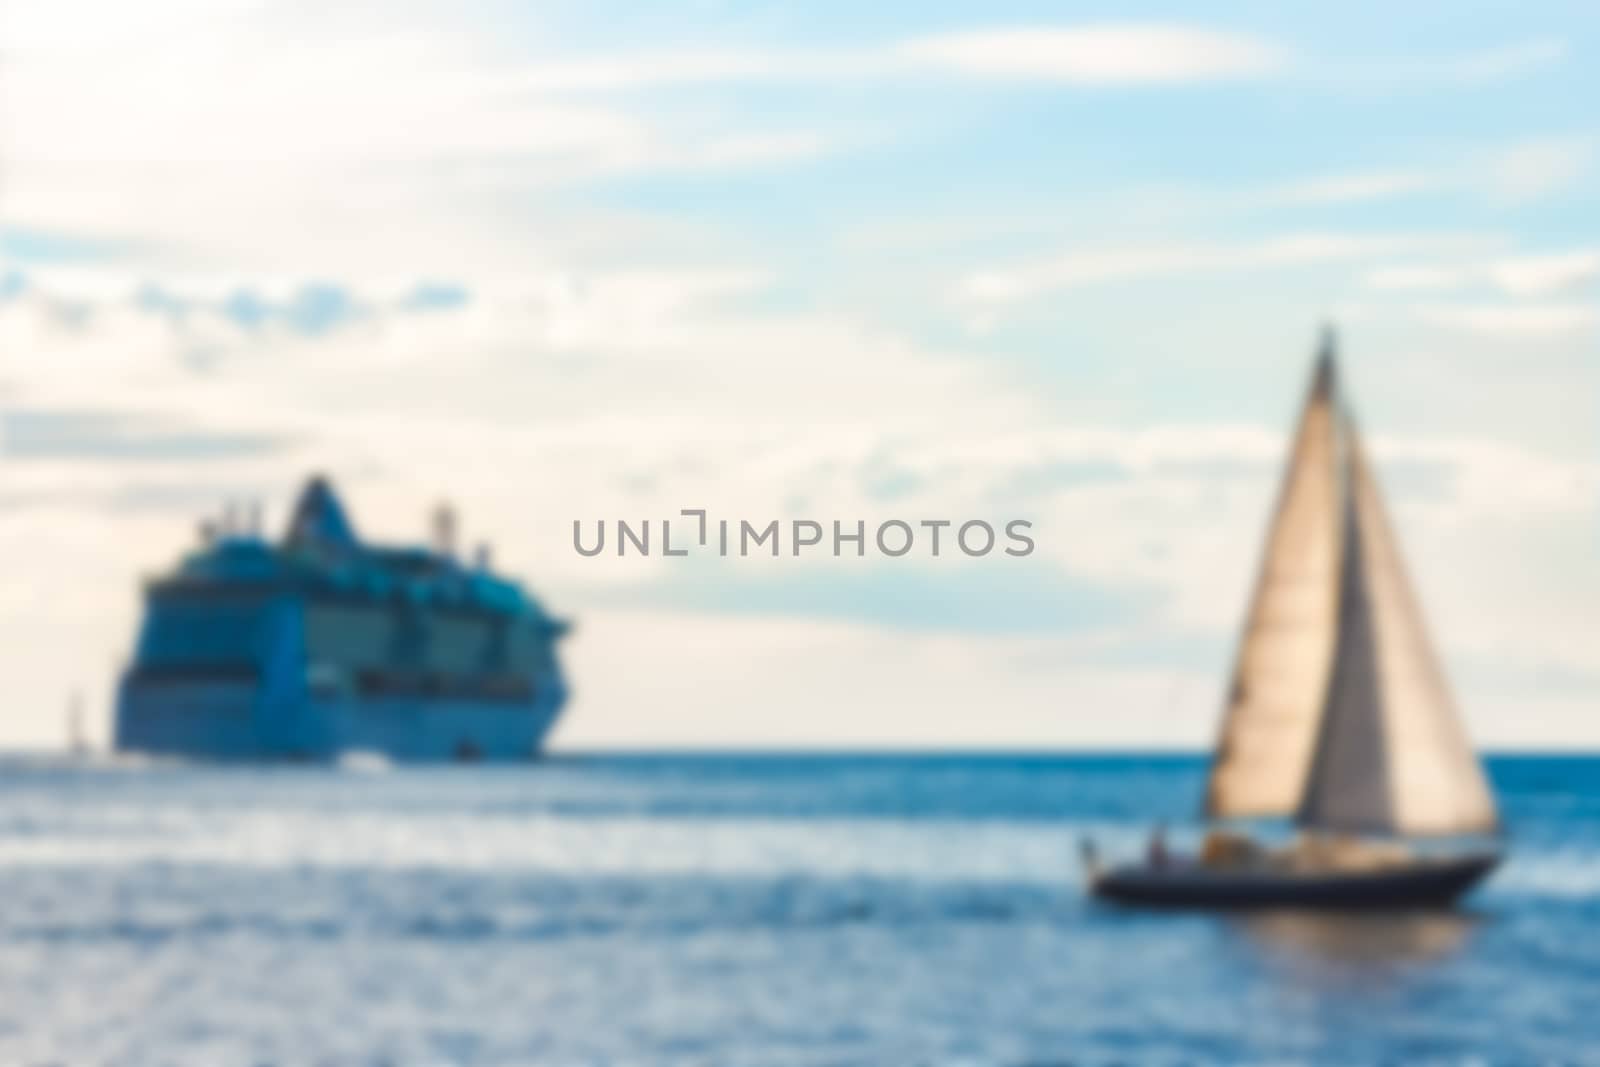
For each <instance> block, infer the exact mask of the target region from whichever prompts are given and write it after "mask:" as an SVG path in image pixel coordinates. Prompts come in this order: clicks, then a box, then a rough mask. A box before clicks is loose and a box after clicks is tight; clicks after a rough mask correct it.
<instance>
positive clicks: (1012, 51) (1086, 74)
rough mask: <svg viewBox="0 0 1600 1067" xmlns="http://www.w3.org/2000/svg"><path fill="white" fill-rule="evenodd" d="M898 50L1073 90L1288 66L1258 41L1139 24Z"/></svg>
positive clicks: (964, 69) (982, 33) (1282, 55)
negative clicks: (1079, 86) (1060, 84)
mask: <svg viewBox="0 0 1600 1067" xmlns="http://www.w3.org/2000/svg"><path fill="white" fill-rule="evenodd" d="M895 52H896V53H897V54H898V55H900V56H904V57H905V58H907V59H908V60H911V61H914V62H917V63H926V64H927V65H928V66H930V67H933V68H943V69H948V70H952V71H957V72H960V73H962V74H967V75H973V76H979V77H985V78H998V79H1003V80H1006V81H1024V80H1043V81H1053V82H1062V83H1067V84H1076V85H1140V84H1160V83H1167V82H1192V81H1212V80H1216V79H1227V78H1249V77H1258V76H1261V75H1264V74H1270V73H1273V72H1274V71H1277V70H1279V69H1281V68H1282V67H1283V66H1284V65H1285V64H1286V61H1287V54H1286V51H1285V50H1284V49H1283V48H1282V47H1281V46H1279V45H1276V44H1273V43H1271V42H1268V41H1266V40H1264V39H1262V38H1259V37H1253V36H1249V35H1246V34H1233V33H1221V32H1217V31H1214V30H1205V29H1199V28H1195V27H1187V26H1164V25H1140V24H1124V25H1114V24H1113V25H1090V26H1082V27H1067V28H1053V27H1022V28H1015V29H985V30H972V31H967V32H963V33H950V34H942V35H939V36H933V37H924V38H919V39H915V40H911V41H908V42H906V43H904V44H902V45H900V46H898V47H897V48H896V49H895Z"/></svg>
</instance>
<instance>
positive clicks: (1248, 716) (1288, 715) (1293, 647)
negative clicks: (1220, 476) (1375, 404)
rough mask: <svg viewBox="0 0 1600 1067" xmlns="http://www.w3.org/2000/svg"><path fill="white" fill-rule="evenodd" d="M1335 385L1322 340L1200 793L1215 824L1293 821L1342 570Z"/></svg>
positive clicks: (1328, 344)
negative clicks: (1269, 819)
mask: <svg viewBox="0 0 1600 1067" xmlns="http://www.w3.org/2000/svg"><path fill="white" fill-rule="evenodd" d="M1336 392H1337V385H1336V382H1335V372H1334V365H1333V344H1332V338H1331V336H1330V337H1328V338H1326V339H1325V340H1324V342H1323V350H1322V353H1321V355H1320V356H1319V358H1318V360H1317V368H1316V371H1315V373H1314V375H1313V377H1312V383H1311V389H1310V392H1309V394H1308V396H1307V397H1306V403H1305V408H1304V411H1303V412H1302V414H1301V416H1300V425H1299V429H1298V431H1297V433H1296V435H1295V442H1294V451H1293V453H1292V455H1291V458H1290V461H1289V469H1288V471H1287V473H1286V474H1285V475H1284V481H1283V485H1282V487H1281V488H1280V489H1279V495H1278V505H1277V511H1276V513H1275V514H1274V517H1273V520H1272V526H1271V528H1270V530H1269V531H1268V534H1267V543H1266V548H1265V551H1264V553H1263V556H1262V561H1261V570H1260V574H1259V575H1258V577H1257V579H1256V587H1255V593H1254V596H1253V597H1252V598H1251V603H1250V610H1249V614H1248V615H1247V616H1246V620H1245V627H1244V633H1243V635H1242V636H1241V638H1240V641H1239V651H1238V658H1237V661H1236V663H1235V665H1234V672H1233V683H1232V685H1231V687H1230V689H1229V694H1228V709H1227V712H1226V715H1225V717H1224V719H1223V725H1222V736H1221V739H1220V741H1219V743H1218V747H1217V754H1216V759H1215V761H1214V762H1213V764H1212V768H1211V781H1210V785H1209V786H1208V788H1207V791H1206V814H1207V815H1208V816H1210V817H1212V818H1250V817H1260V816H1289V815H1292V814H1294V812H1295V811H1296V810H1297V808H1298V807H1299V805H1300V800H1301V798H1302V796H1303V795H1304V791H1305V783H1306V775H1307V773H1308V770H1309V768H1310V764H1311V755H1312V747H1313V745H1314V743H1315V741H1316V736H1317V724H1318V721H1319V719H1320V717H1321V712H1322V697H1323V692H1324V689H1325V687H1326V684H1327V678H1328V669H1329V664H1330V662H1331V660H1332V657H1333V647H1334V629H1335V625H1336V621H1337V609H1338V602H1337V595H1338V570H1339V543H1338V537H1339V521H1338V516H1339V502H1338V493H1339V479H1338V469H1339V465H1338V443H1339V442H1338V436H1337V435H1338V418H1337V402H1336Z"/></svg>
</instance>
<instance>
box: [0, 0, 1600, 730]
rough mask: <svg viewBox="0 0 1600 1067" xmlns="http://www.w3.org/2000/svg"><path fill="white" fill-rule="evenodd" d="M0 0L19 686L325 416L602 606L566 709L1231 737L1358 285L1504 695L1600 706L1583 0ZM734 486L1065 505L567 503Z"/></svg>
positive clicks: (1529, 719) (50, 669) (509, 554)
mask: <svg viewBox="0 0 1600 1067" xmlns="http://www.w3.org/2000/svg"><path fill="white" fill-rule="evenodd" d="M4 18H5V25H4V27H3V29H4V31H5V32H4V39H5V40H6V41H7V45H6V50H5V56H4V60H5V64H6V68H5V75H4V76H5V79H6V92H5V93H4V94H3V96H0V160H3V162H4V165H5V168H6V185H5V188H4V190H0V551H3V552H4V553H5V554H6V558H8V559H11V560H13V561H26V565H23V564H22V563H20V562H14V564H13V567H12V568H11V572H10V573H9V574H8V580H7V582H6V583H5V587H4V588H3V589H0V668H3V669H4V673H5V677H6V678H7V679H8V682H7V697H8V707H9V708H12V709H14V710H12V712H11V714H10V715H8V716H7V718H6V720H5V722H4V723H3V724H0V742H4V743H12V744H27V743H41V742H46V741H51V740H53V739H55V738H56V737H57V736H58V735H59V733H60V730H61V725H60V724H61V709H62V708H63V707H64V706H65V704H66V701H67V699H68V695H69V694H70V693H71V692H73V691H75V690H80V691H82V692H84V693H85V695H86V696H87V697H88V699H89V703H90V706H91V707H98V708H99V709H100V710H102V711H103V710H104V706H105V702H106V699H107V697H108V696H109V691H110V685H111V680H112V678H113V676H114V673H115V670H116V667H117V664H118V663H119V662H120V659H121V657H122V656H124V655H125V654H126V649H127V647H128V643H129V641H130V639H131V632H132V627H133V625H134V620H135V615H136V609H137V604H136V599H135V589H136V582H137V578H138V576H139V575H140V574H143V573H148V572H150V571H153V570H156V569H159V568H160V567H162V566H164V565H165V564H166V563H167V562H169V561H170V560H171V559H172V557H173V556H174V555H175V553H176V552H177V551H178V549H179V548H180V547H181V546H182V545H184V544H185V543H186V542H187V540H188V539H189V538H190V537H191V536H192V530H193V527H194V524H195V522H196V521H197V520H198V519H199V518H201V517H202V516H205V515H208V514H212V513H214V512H216V511H217V510H218V509H220V507H221V506H222V503H223V501H224V500H226V499H229V498H237V497H250V498H256V499H260V500H263V501H264V502H265V503H266V504H267V505H268V508H269V517H271V516H276V517H277V518H280V519H281V517H282V514H283V511H284V509H285V508H286V507H287V503H288V499H289V497H290V495H291V494H292V492H293V490H294V488H295V486H296V484H297V483H298V481H299V479H300V478H301V477H303V475H304V474H305V472H307V471H308V470H311V469H325V470H328V471H330V472H331V473H333V474H334V475H335V476H336V478H337V479H338V480H339V482H340V484H341V485H343V486H344V487H345V489H346V491H347V493H348V495H349V496H350V497H351V498H352V500H351V503H352V506H353V508H354V509H355V512H356V516H357V519H358V522H359V523H360V525H361V526H362V527H363V528H364V529H367V530H372V531H375V532H377V533H379V534H385V535H388V536H391V537H394V538H409V537H411V536H413V535H414V534H417V533H419V532H420V531H421V530H422V529H423V522H422V516H423V515H424V514H425V512H426V510H427V509H428V507H430V506H431V505H432V503H433V502H434V501H436V500H437V499H439V498H440V497H444V496H448V497H450V498H451V499H452V500H454V501H455V502H456V504H457V505H458V507H459V508H460V510H461V511H462V513H463V515H464V517H465V521H466V523H467V527H468V530H469V532H470V533H471V536H481V537H484V538H488V539H492V540H493V541H494V543H495V546H496V551H497V557H498V558H499V559H500V560H501V561H502V562H503V563H504V564H505V566H506V567H507V568H508V569H511V570H513V571H515V572H516V573H518V574H522V575H525V576H526V577H528V578H529V579H530V581H531V582H532V583H533V584H534V585H535V586H536V587H537V588H538V589H539V590H540V591H541V593H542V594H543V595H544V596H545V598H546V599H547V600H548V601H549V602H550V603H551V605H552V606H553V607H554V608H555V609H556V610H558V611H561V612H563V613H566V614H570V615H573V616H575V617H577V618H578V619H579V620H580V622H581V625H580V627H579V629H578V631H577V635H576V636H575V638H574V640H573V644H572V647H571V649H570V650H569V657H568V658H569V660H570V663H571V668H572V671H573V674H574V676H575V679H576V689H577V693H578V700H577V701H576V703H575V704H574V706H573V708H572V712H571V715H570V716H569V718H568V720H567V722H566V723H564V724H563V727H562V730H561V733H560V735H559V737H558V743H560V744H566V745H570V746H589V745H608V744H622V745H637V744H655V743H661V744H685V745H708V744H769V743H770V744H806V745H832V744H840V745H849V744H874V745H907V746H915V745H942V744H987V745H1033V744H1038V745H1063V744H1149V743H1155V744H1184V745H1199V744H1203V743H1205V742H1206V740H1207V739H1208V738H1209V737H1210V735H1211V732H1212V729H1213V726H1214V719H1215V716H1216V713H1217V706H1218V702H1219V700H1220V693H1221V690H1222V685H1223V677H1224V675H1225V673H1226V669H1227V660H1228V655H1229V648H1230V645H1231V641H1232V637H1233V633H1234V631H1235V629H1236V627H1237V625H1238V618H1239V615H1240V613H1241V612H1242V610H1243V604H1244V598H1245V594H1246V587H1247V584H1248V581H1249V576H1250V573H1251V570H1252V567H1253V563H1254V556H1255V552H1256V549H1257V546H1258V544H1259V541H1260V536H1261V529H1262V526H1263V523H1264V520H1265V515H1266V511H1267V508H1268V505H1269V501H1270V496H1271V491H1272V485H1273V480H1274V478H1275V476H1276V470H1277V465H1278V463H1279V461H1280V459H1281V450H1282V444H1283V433H1284V430H1285V428H1286V426H1287V424H1288V421H1289V419H1290V418H1291V416H1292V412H1293V409H1294V406H1295V404H1296V402H1297V398H1298V394H1299V391H1300V389H1301V388H1302V385H1303V380H1304V377H1305V375H1306V373H1307V368H1308V364H1309V357H1310V352H1311V348H1312V345H1313V343H1314V339H1315V336H1316V331H1317V329H1318V327H1319V325H1320V324H1321V323H1322V322H1323V321H1324V320H1328V319H1332V320H1334V321H1336V322H1337V323H1338V324H1339V326H1340V328H1341V334H1342V337H1343V338H1344V342H1345V357H1346V367H1347V370H1348V378H1349V383H1350V386H1351V391H1352V394H1353V397H1354V401H1355V404H1356V407H1357V409H1358V411H1359V413H1360V416H1361V419H1362V425H1363V427H1364V429H1365V431H1366V432H1367V433H1368V434H1369V436H1370V437H1371V438H1372V440H1373V442H1374V444H1375V447H1376V452H1377V458H1378V462H1379V465H1380V468H1381V472H1382V474H1383V476H1384V478H1385V480H1386V482H1387V484H1388V486H1389V488H1390V492H1391V496H1392V498H1393V500H1394V503H1395V506H1396V509H1397V511H1398V514H1399V518H1400V524H1401V529H1402V538H1403V541H1404V543H1405V546H1406V548H1407V550H1408V553H1409V556H1410V558H1411V562H1412V566H1413V570H1414V571H1415V578H1416V581H1417V584H1418V585H1419V586H1420V587H1421V591H1422V595H1423V598H1424V602H1425V603H1426V605H1427V606H1428V608H1429V613H1430V617H1431V618H1432V620H1433V622H1434V626H1435V630H1436V637H1437V638H1438V639H1439V641H1440V644H1441V646H1442V647H1443V650H1444V652H1445V655H1446V658H1447V661H1448V662H1449V664H1450V668H1451V672H1452V676H1453V677H1454V679H1455V681H1456V686H1457V689H1458V694H1459V697H1460V702H1461V704H1462V706H1463V708H1464V709H1465V710H1466V712H1467V714H1468V716H1469V719H1470V720H1471V722H1472V725H1473V728H1474V731H1475V733H1476V735H1477V736H1479V737H1480V738H1482V739H1484V740H1485V741H1487V742H1489V743H1492V744H1496V745H1523V746H1530V745H1531V746H1542V745H1563V744H1583V745H1594V744H1596V743H1600V724H1597V720H1596V719H1595V717H1594V716H1593V714H1592V710H1593V708H1594V707H1595V706H1596V703H1597V700H1600V653H1597V652H1596V651H1595V650H1596V649H1597V648H1600V560H1597V555H1596V544H1597V540H1596V539H1597V535H1600V521H1597V497H1600V464H1597V458H1596V455H1597V454H1596V444H1597V442H1596V425H1597V420H1596V411H1595V404H1596V397H1597V391H1596V386H1597V384H1600V383H1597V381H1596V378H1597V365H1596V344H1595V341H1596V327H1597V324H1600V312H1597V307H1596V281H1597V279H1600V233H1597V232H1596V231H1597V223H1596V220H1597V219H1600V192H1597V191H1600V183H1597V182H1596V180H1595V179H1596V174H1597V169H1596V164H1597V153H1600V126H1597V125H1596V123H1595V119H1594V116H1593V108H1592V102H1593V101H1594V100H1595V99H1600V84H1597V76H1596V75H1595V74H1594V73H1593V71H1594V70H1595V69H1596V62H1595V61H1596V53H1597V51H1600V19H1596V18H1595V16H1594V15H1593V14H1592V13H1591V12H1589V11H1587V10H1586V9H1585V8H1584V7H1583V6H1581V5H1559V4H1555V5H1546V4H1526V3H1524V4H1516V5H1509V4H1508V5H1474V6H1473V7H1472V9H1471V10H1462V9H1461V8H1460V6H1459V5H1447V4H1410V5H1342V6H1340V7H1338V8H1337V9H1334V8H1330V9H1327V10H1312V9H1301V10H1290V9H1288V8H1287V7H1285V6H1284V5H1276V4H1235V5H1218V6H1216V7H1215V8H1214V9H1213V10H1211V11H1210V12H1208V13H1206V14H1205V15H1204V16H1202V15H1200V14H1197V13H1196V12H1195V11H1192V10H1187V9H1185V8H1181V7H1174V6H1171V5H1160V4H1153V5H1151V4H1137V5H1121V6H1119V7H1118V8H1117V9H1116V10H1115V11H1111V10H1110V9H1107V8H1097V7H1090V6H1069V7H1062V6H1059V5H1056V6H1044V5H1006V4H1000V5H983V6H982V7H981V8H980V7H974V6H958V5H944V4H935V5H860V4H851V5H844V4H837V5H834V4H823V5H807V6H805V7H804V8H803V9H797V8H795V7H793V6H792V5H771V6H760V5H756V6H752V5H743V4H740V5H732V4H700V5H690V6H686V7H679V8H677V9H675V10H667V9H663V8H649V9H640V8H634V7H630V6H628V5H596V4H565V5H560V4H558V5H548V6H539V5H523V4H465V5H463V4H449V5H446V4H427V3H418V4H411V3H407V4H400V5H392V4H385V5H375V4H374V5H361V4H357V5H348V6H345V5H341V6H340V7H339V8H338V9H337V10H336V11H332V12H330V11H326V10H323V9H322V8H321V7H320V6H317V5H306V4H293V3H290V4H261V3H255V2H252V0H239V2H229V3H224V4H220V5H219V4H199V3H193V2H189V0H172V2H158V3H153V4H147V5H141V6H140V7H139V8H138V9H137V10H136V11H135V10H132V9H127V8H124V7H121V6H116V5H103V6H102V5H96V4H78V3H71V2H69V3H64V4H51V5H42V4H41V5H28V4H24V5H12V6H9V7H8V8H7V10H6V12H5V16H4ZM694 506H705V507H710V508H713V509H715V510H717V511H719V512H721V513H723V514H728V515H747V516H749V517H752V518H755V519H765V518H767V517H779V518H788V517H804V516H805V515H806V514H814V515H816V516H817V517H820V518H830V517H839V518H845V519H851V520H853V519H856V518H864V519H869V520H871V519H874V518H887V517H897V516H900V515H902V514H903V515H905V516H906V517H911V518H917V517H936V516H947V517H952V518H965V517H969V516H976V517H989V518H994V519H1005V518H1010V517H1013V516H1022V517H1027V518H1029V519H1030V520H1032V521H1033V522H1034V523H1035V527H1036V529H1037V530H1038V542H1039V550H1038V552H1037V553H1036V554H1035V555H1034V556H1033V557H1030V558H1028V559H1027V560H1023V561H1015V560H1009V561H1007V560H993V561H983V562H981V563H966V564H963V563H962V562H961V561H959V560H958V561H953V562H952V561H944V560H941V561H937V562H935V561H929V560H926V559H923V560H916V559H908V560H868V561H865V562H862V563H846V564H834V563H832V562H831V561H830V562H827V563H813V564H804V563H802V564H791V563H781V564H770V563H769V564H757V563H755V562H753V561H737V562H734V561H730V562H728V563H726V564H722V565H717V564H714V563H711V564H699V563H697V564H695V565H694V566H693V567H690V566H678V567H677V569H674V561H664V560H654V561H617V560H614V559H607V560H596V561H589V560H584V559H581V558H578V557H576V555H575V554H574V553H572V552H571V550H570V547H569V539H568V538H569V530H570V523H571V521H572V519H574V518H583V519H586V520H587V519H592V518H595V517H600V516H608V517H624V516H625V517H637V518H644V517H656V516H661V515H671V514H675V513H676V512H677V510H678V509H679V508H681V507H694ZM619 661H620V662H623V663H626V664H628V665H629V666H628V668H627V669H618V668H617V666H616V664H617V663H618V662H619Z"/></svg>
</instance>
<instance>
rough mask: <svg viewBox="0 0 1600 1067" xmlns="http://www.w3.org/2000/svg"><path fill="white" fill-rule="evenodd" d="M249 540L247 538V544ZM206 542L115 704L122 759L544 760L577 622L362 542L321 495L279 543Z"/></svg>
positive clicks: (442, 546)
mask: <svg viewBox="0 0 1600 1067" xmlns="http://www.w3.org/2000/svg"><path fill="white" fill-rule="evenodd" d="M238 525H242V526H243V528H236V526H238ZM251 525H252V524H249V523H246V524H236V523H234V522H228V523H225V524H223V525H222V526H221V527H220V528H219V527H216V526H211V525H207V526H206V527H204V528H203V530H202V537H201V545H200V547H199V548H198V549H197V550H196V551H194V552H192V553H190V554H189V555H188V556H186V557H185V558H184V559H183V560H182V561H181V562H180V563H179V564H178V566H177V567H176V568H175V569H174V570H173V571H172V572H170V573H168V574H165V575H162V576H160V577H158V578H155V579H154V580H152V581H150V582H149V583H147V585H146V588H145V595H144V601H145V610H144V619H143V623H142V625H141V627H140V630H139V636H138V642H137V646H136V648H135V651H134V655H133V660H132V662H131V663H130V664H129V666H128V668H127V670H126V672H125V673H124V675H123V677H122V680H121V684H120V686H119V690H118V694H117V710H116V726H115V731H116V746H117V748H119V749H122V750H127V751H139V752H148V753H157V754H163V755H173V756H181V757H189V758H201V759H304V760H327V759H336V758H338V757H339V756H341V755H343V754H346V753H355V752H361V753H373V754H378V755H382V756H384V757H387V758H389V759H391V760H399V761H435V760H452V759H456V760H477V759H485V760H520V759H529V758H532V757H533V756H535V755H537V754H538V752H539V750H540V747H541V745H542V744H543V741H544V738H545V735H546V734H547V733H548V732H549V730H550V728H551V726H552V725H553V724H554V722H555V720H556V717H557V716H558V715H559V714H560V711H561V707H562V704H563V703H564V702H565V700H566V695H567V690H566V685H565V682H564V680H563V678H562V675H561V670H560V665H559V663H558V661H557V658H556V644H557V642H558V640H559V639H560V638H561V636H562V635H563V634H564V633H565V632H566V629H567V626H566V624H565V623H564V622H562V621H560V620H557V619H555V618H552V617H551V616H549V615H547V614H546V613H545V611H544V610H543V608H542V607H541V606H540V605H539V603H538V602H537V601H536V600H535V599H534V598H533V597H532V596H530V595H529V594H528V593H527V592H526V591H525V590H524V589H523V588H522V587H521V586H520V585H518V584H517V583H515V582H512V581H509V580H507V579H504V578H501V577H498V576H496V575H495V574H493V573H492V572H491V571H490V569H489V565H488V558H487V552H486V551H485V552H481V553H480V554H479V558H478V559H477V560H476V561H474V562H472V563H467V562H463V561H461V560H459V559H457V558H456V554H455V552H454V550H453V544H452V541H453V535H454V529H453V527H454V519H453V516H452V515H451V514H450V513H449V512H448V511H442V512H441V513H440V515H439V516H438V517H437V520H436V526H437V528H438V531H439V536H438V543H436V544H435V545H434V546H432V547H420V546H384V545H374V544H368V543H365V542H363V541H362V540H361V539H360V538H358V537H357V536H356V533H355V529H354V527H353V526H352V525H351V523H350V521H349V518H348V517H347V515H346V513H345V510H344V508H343V507H342V505H341V504H340V502H339V499H338V497H337V495H336V494H335V493H334V490H333V488H332V486H331V485H330V484H329V483H328V482H327V481H326V480H325V479H323V478H320V477H319V478H313V479H312V480H311V481H310V482H309V483H308V484H307V485H306V487H305V489H304V490H303V492H302V493H301V496H300V499H299V502H298V504H297V505H296V507H295V510H294V513H293V516H292V518H291V520H290V522H289V526H288V529H287V531H286V532H285V534H284V536H283V538H282V540H281V541H279V542H277V543H273V542H270V541H267V540H266V539H264V538H263V537H262V536H260V534H259V532H257V531H255V530H254V529H252V528H250V527H251Z"/></svg>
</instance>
